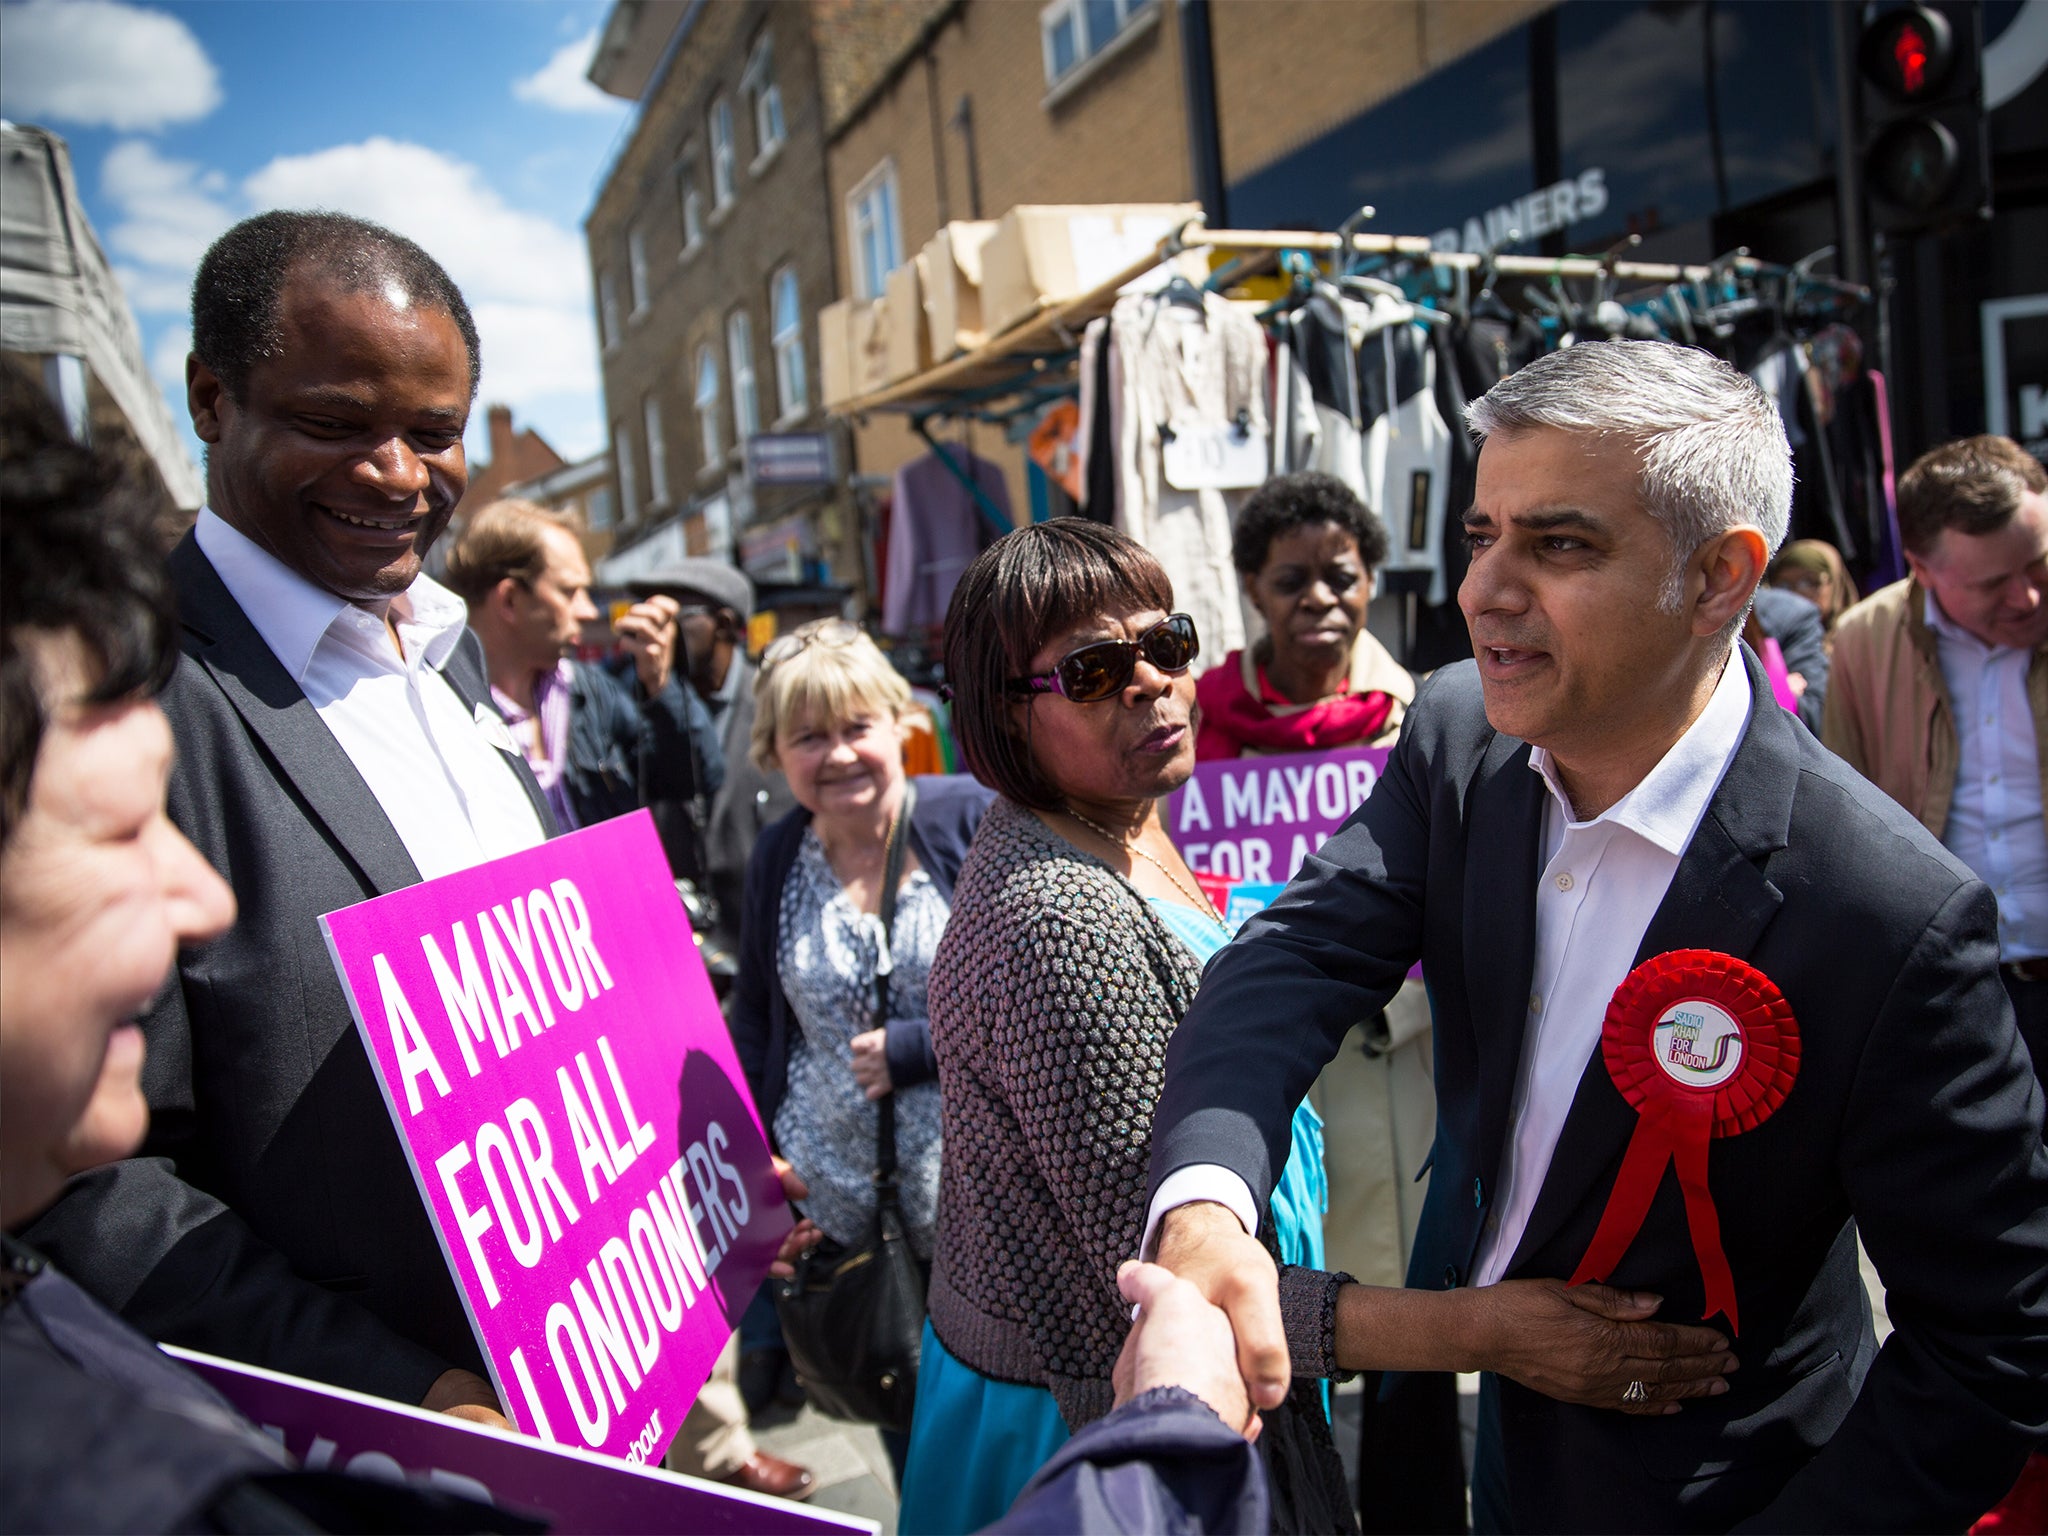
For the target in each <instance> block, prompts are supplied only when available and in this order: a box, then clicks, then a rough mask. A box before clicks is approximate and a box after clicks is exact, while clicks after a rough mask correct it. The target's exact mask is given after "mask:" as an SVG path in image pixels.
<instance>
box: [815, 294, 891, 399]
mask: <svg viewBox="0 0 2048 1536" xmlns="http://www.w3.org/2000/svg"><path fill="white" fill-rule="evenodd" d="M882 310H883V301H882V300H880V299H840V300H838V301H837V302H836V303H832V304H827V305H826V306H825V307H824V308H822V309H820V310H819V311H818V352H819V354H820V356H819V359H818V372H819V376H820V379H821V382H822V384H823V387H824V391H825V408H826V409H827V410H833V409H836V408H837V407H838V406H841V405H843V404H845V403H846V402H847V401H848V400H857V399H859V398H860V397H861V396H862V395H866V394H872V393H873V392H874V391H875V390H878V389H880V388H882V387H883V386H884V385H886V384H888V383H890V382H891V380H890V378H889V369H888V352H887V337H886V336H885V335H883V334H882V331H881V325H880V322H881V319H882Z"/></svg>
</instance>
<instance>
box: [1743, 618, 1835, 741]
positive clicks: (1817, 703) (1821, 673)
mask: <svg viewBox="0 0 2048 1536" xmlns="http://www.w3.org/2000/svg"><path fill="white" fill-rule="evenodd" d="M1756 616H1757V622H1758V624H1760V625H1761V626H1762V627H1763V632H1764V633H1765V634H1766V635H1768V636H1769V637H1770V638H1771V639H1773V640H1775V641H1777V642H1778V649H1779V650H1781V651H1783V652H1784V653H1785V670H1786V671H1787V672H1797V673H1798V674H1799V675H1800V676H1801V677H1803V678H1805V679H1806V692H1805V693H1803V694H1801V695H1800V696H1799V720H1800V723H1801V724H1802V725H1804V726H1805V727H1806V728H1807V729H1808V730H1809V731H1811V732H1813V734H1814V735H1816V736H1818V735H1819V734H1820V716H1821V709H1822V707H1823V705H1825V703H1826V702H1827V696H1828V647H1827V636H1826V634H1825V632H1824V631H1823V630H1822V628H1821V619H1820V610H1819V609H1818V608H1816V607H1814V606H1813V604H1812V603H1809V602H1808V601H1807V600H1806V599H1805V598H1803V597H1801V596H1800V595H1799V594H1798V593H1797V592H1783V591H1780V590H1778V589H1777V588H1775V587H1760V588H1758V589H1757V594H1756Z"/></svg>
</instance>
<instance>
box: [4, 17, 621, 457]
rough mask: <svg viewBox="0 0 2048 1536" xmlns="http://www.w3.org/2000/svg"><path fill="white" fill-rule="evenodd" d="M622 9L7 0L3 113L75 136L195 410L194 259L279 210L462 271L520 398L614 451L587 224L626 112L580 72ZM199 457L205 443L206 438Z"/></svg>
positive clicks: (77, 158)
mask: <svg viewBox="0 0 2048 1536" xmlns="http://www.w3.org/2000/svg"><path fill="white" fill-rule="evenodd" d="M608 9H609V4H608V0H199V3H189V4H134V3H129V0H7V3H5V4H4V5H0V116H5V117H7V118H9V119H11V120H13V121H16V122H25V123H35V124H38V125H39V126H42V127H45V128H50V129H52V130H54V131H56V132H58V133H61V134H62V135H63V136H64V137H65V138H66V139H68V140H69V141H70V144H71V152H72V159H73V162H74V165H75V168H76V172H77V176H78V183H79V188H80V191H81V192H82V193H83V195H84V198H85V203H86V208H87V212H88V214H89V215H90V217H91V219H92V223H93V227H94V228H95V229H96V230H97V231H98V234H99V238H100V243H101V245H102V246H103V247H104V248H105V250H106V253H107V256H108V258H109V260H110V261H112V263H113V264H114V266H115V269H116V270H117V271H118V272H119V273H120V275H121V280H122V283H123V286H124V287H125V288H126V290H127V292H128V297H129V302H130V304H131V305H132V306H133V308H134V310H135V314H136V319H137V321H138V322H139V323H140V325H141V327H142V333H143V345H144V350H145V352H146V353H147V355H148V356H149V359H150V362H151V367H152V370H153V371H154V372H155V373H156V374H157V376H158V379H159V382H161V383H163V384H164V385H165V386H166V392H167V393H168V394H169V395H170V396H171V399H172V406H173V414H174V415H175V416H176V418H177V419H178V420H180V421H183V420H184V419H185V414H186V413H185V408H184V399H183V384H182V379H183V370H184V354H185V351H186V349H187V347H188V345H189V342H190V331H189V328H188V324H187V320H188V316H187V312H186V311H187V302H188V295H189V290H190V285H191V279H192V272H193V270H194V269H195V268H196V267H197V265H198V262H199V258H200V256H201V255H202V254H203V253H204V251H205V249H206V246H207V245H208V244H209V243H210V242H211V241H212V240H213V238H214V237H215V236H217V235H218V234H220V233H221V231H222V230H224V229H226V228H227V227H228V226H229V225H230V224H232V223H234V222H235V220H237V219H239V218H242V217H245V216H246V215H248V214H250V213H255V212H258V211H260V210H262V209H264V208H273V207H316V206H317V207H328V208H339V209H342V210H345V211H347V212H350V213H356V214H361V215H363V216H364V217H367V218H372V219H376V220H377V221H378V222H380V223H384V224H387V225H389V226H391V227H392V228H395V229H397V230H399V231H400V232H401V233H403V234H406V235H409V236H411V237H412V238H413V239H415V240H418V241H419V242H420V243H421V244H422V245H424V246H425V247H426V248H427V249H428V250H429V251H431V252H432V253H433V254H434V255H435V256H436V257H438V258H439V259H440V260H441V262H442V263H443V264H444V265H445V266H447V268H448V269H449V271H450V272H451V273H452V274H453V275H454V277H455V280H456V281H457V282H458V283H459V284H460V285H461V286H462V289H463V292H464V295H465V296H466V297H467V298H468V300H469V303H470V306H471V309H472V310H473V311H474V312H475V314H476V318H477V324H478V329H479V331H480V333H481V335H482V338H483V358H484V369H483V387H482V392H481V394H480V396H479V401H478V404H479V409H478V411H477V413H476V420H475V421H474V422H473V423H472V426H471V432H470V446H471V451H472V454H473V455H474V456H476V457H478V458H481V457H482V454H481V453H480V452H479V450H480V449H481V447H482V421H483V411H482V409H481V407H482V405H483V404H484V403H486V402H493V401H502V402H504V403H506V404H509V405H511V406H512V407H513V408H514V411H515V413H516V416H517V419H518V421H519V423H520V424H521V425H522V426H532V427H535V428H537V429H538V430H539V431H540V432H541V434H542V435H543V436H544V437H546V438H547V439H548V440H549V441H550V442H551V443H553V444H554V446H555V447H556V449H557V450H558V451H560V452H561V453H563V454H565V455H566V456H568V457H570V458H577V457H580V456H582V455H584V454H588V453H593V452H595V451H597V450H598V449H600V448H602V447H603V446H604V428H603V409H602V402H601V398H600V390H599V385H598V376H597V343H596V334H595V327H594V323H593V320H592V317H591V301H590V274H589V269H588V266H587V263H586V261H585V258H584V247H583V229H582V224H583V216H584V214H585V213H586V212H587V211H588V209H589V207H590V205H591V202H592V201H593V199H594V198H595V196H596V192H597V184H598V179H599V177H600V176H601V175H602V174H603V171H604V169H605V167H606V165H607V163H608V161H609V159H610V156H611V154H612V152H613V148H614V146H615V144H616V142H617V141H618V139H619V135H620V133H621V130H622V128H623V127H624V125H625V122H626V120H627V116H628V113H629V110H630V109H629V108H628V106H627V104H625V103H623V102H617V101H614V100H612V99H611V98H609V97H606V96H604V95H603V94H602V93H601V92H599V91H597V90H596V89H595V88H594V87H592V86H591V85H590V84H589V83H588V82H587V81H586V80H584V78H583V71H584V68H585V67H586V65H587V63H588V59H589V52H590V48H591V45H592V43H593V41H594V39H595V36H596V31H597V29H598V28H599V27H600V26H601V25H602V24H603V21H604V17H605V14H606V12H607V11H608ZM195 446H196V445H195Z"/></svg>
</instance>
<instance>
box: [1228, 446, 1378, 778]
mask: <svg viewBox="0 0 2048 1536" xmlns="http://www.w3.org/2000/svg"><path fill="white" fill-rule="evenodd" d="M1386 555H1387V534H1386V530H1385V529H1384V528H1383V527H1381V525H1380V520H1379V519H1378V518H1377V517H1375V516H1374V515H1373V514H1372V513H1371V512H1370V511H1368V510H1367V509H1366V508H1365V506H1364V505H1363V504H1362V503H1360V501H1359V500H1358V498H1357V497H1356V496H1354V495H1353V494H1352V493H1351V491H1350V489H1349V488H1348V487H1346V486H1345V485H1344V483H1343V482H1342V481H1340V480H1336V479H1333V478H1332V477H1331V476H1329V475H1320V474H1314V473H1305V474H1297V475H1281V476H1279V477H1278V478H1276V479H1272V480H1268V481H1267V482H1266V483H1265V484H1264V485H1263V486H1261V487H1260V488H1259V489H1258V491H1257V493H1256V494H1254V495H1253V496H1252V497H1251V498H1250V499H1249V500H1248V501H1246V502H1245V504H1244V509H1243V511H1242V512H1240V513H1239V514H1238V519H1237V532H1236V534H1235V535H1234V537H1233V539H1232V548H1231V558H1232V560H1233V562H1234V563H1235V564H1236V566H1237V569H1238V576H1239V579H1240V580H1241V581H1242V582H1243V583H1244V590H1245V595H1246V597H1247V598H1248V599H1249V600H1250V602H1251V604H1252V606H1253V607H1254V608H1256V609H1258V611H1259V614H1260V616H1261V617H1263V618H1264V619H1265V621H1266V636H1265V638H1264V639H1261V640H1258V641H1255V642H1254V643H1253V644H1251V645H1249V646H1247V647H1246V648H1245V649H1244V650H1242V651H1232V652H1231V653H1230V654H1229V655H1228V656H1226V657H1224V659H1223V660H1222V661H1221V662H1220V663H1219V664H1218V665H1216V666H1215V667H1213V668H1211V669H1210V670H1209V671H1207V672H1205V673H1204V674H1203V675H1202V678H1201V681H1200V682H1199V683H1198V684H1197V685H1196V689H1195V698H1196V701H1197V703H1198V704H1199V705H1200V707H1201V723H1200V725H1199V727H1198V728H1197V735H1196V739H1195V756H1196V758H1197V760H1199V761H1207V760H1209V759H1212V758H1221V757H1250V756H1254V755H1257V754H1262V753H1270V752H1326V751H1328V750H1330V749H1331V748H1333V747H1371V746H1384V745H1386V744H1388V743H1390V742H1392V741H1393V739H1394V737H1395V736H1396V735H1397V734H1398V733H1399V731H1400V727H1401V716H1402V713H1403V712H1404V711H1405V710H1406V709H1407V707H1408V704H1409V702H1410V701H1411V700H1413V699H1414V697H1415V679H1413V678H1412V677H1410V676H1409V675H1408V673H1407V671H1406V670H1405V669H1403V668H1402V666H1401V665H1400V663H1399V662H1397V661H1395V660H1394V658H1393V657H1392V656H1391V655H1389V654H1388V653H1387V649H1386V647H1385V646H1383V645H1381V644H1380V643H1379V641H1377V640H1375V639H1374V638H1373V637H1372V635H1371V634H1369V633H1368V632H1367V631H1366V628H1365V606H1366V603H1367V602H1368V601H1369V600H1370V599H1371V597H1372V577H1373V571H1374V569H1375V568H1376V567H1377V566H1378V565H1379V563H1380V562H1381V561H1382V560H1384V559H1385V558H1386Z"/></svg>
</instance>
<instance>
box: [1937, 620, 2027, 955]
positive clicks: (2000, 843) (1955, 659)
mask: <svg viewBox="0 0 2048 1536" xmlns="http://www.w3.org/2000/svg"><path fill="white" fill-rule="evenodd" d="M1927 627H1928V628H1929V629H1931V630H1933V631H1934V648H1935V655H1936V656H1937V657H1938V658H1939V660H1940V662H1941V675H1942V679H1943V681H1945V682H1946V683H1947V684H1948V697H1949V702H1950V704H1952V705H1953V706H1954V708H1955V719H1956V739H1957V745H1958V746H1959V747H1960V748H1961V760H1960V761H1959V762H1958V763H1957V765H1956V792H1955V798H1954V799H1953V800H1952V801H1950V803H1949V812H1948V826H1947V828H1946V829H1945V830H1944V831H1943V832H1942V834H1941V840H1942V842H1943V844H1944V845H1946V846H1947V848H1948V851H1949V852H1950V853H1952V854H1954V855H1955V856H1956V857H1957V858H1959V859H1961V860H1962V861H1963V862H1964V863H1965V864H1967V865H1969V866H1970V869H1971V870H1972V871H1973V872H1974V873H1975V874H1976V876H1977V878H1978V879H1980V880H1982V881H1983V882H1984V883H1985V884H1986V885H1988V886H1990V887H1991V890H1992V893H1993V894H1994V895H1996V896H1997V897H1998V955H1999V958H2000V959H2001V960H2032V959H2038V958H2040V957H2041V956H2043V955H2048V823H2044V822H2043V821H2042V819H2041V751H2040V744H2039V743H2038V742H2037V741H2036V740H2035V739H2034V711H2033V709H2032V708H2031V707H2030V706H2029V705H2028V702H2027V668H2028V666H2029V665H2030V664H2031V663H2032V661H2033V659H2034V653H2033V652H2032V651H2023V650H2017V649H2015V648H2014V647H2012V646H2009V645H1986V644H1985V643H1984V642H1983V641H1982V640H1979V639H1978V638H1977V637H1976V636H1975V635H1973V634H1971V633H1970V632H1969V631H1968V630H1966V629H1964V628H1963V627H1962V626H1961V625H1959V624H1957V623H1956V622H1955V621H1954V620H1953V619H1951V618H1950V617H1949V616H1948V615H1947V614H1946V613H1944V612H1942V609H1941V604H1939V603H1937V602H1936V601H1935V600H1934V594H1933V593H1932V592H1930V593H1928V594H1927Z"/></svg>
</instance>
